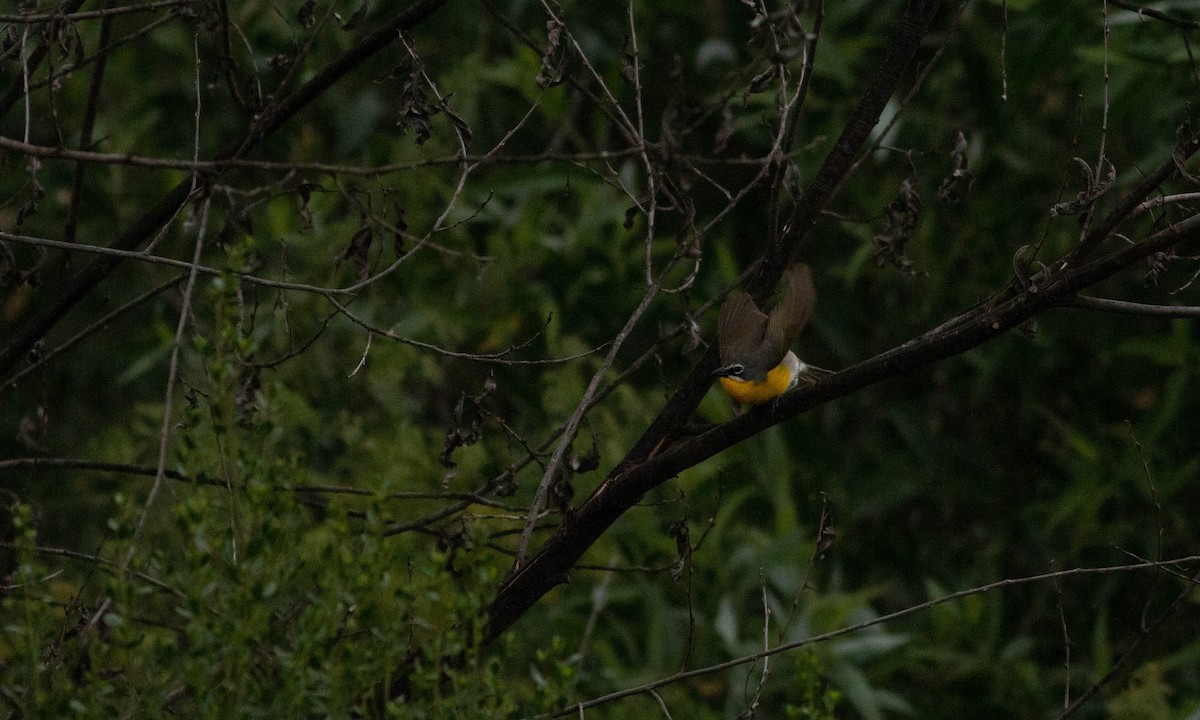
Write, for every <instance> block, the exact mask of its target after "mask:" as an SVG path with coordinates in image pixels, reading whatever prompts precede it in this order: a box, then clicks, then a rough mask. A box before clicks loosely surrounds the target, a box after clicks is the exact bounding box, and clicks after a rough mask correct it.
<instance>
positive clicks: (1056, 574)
mask: <svg viewBox="0 0 1200 720" xmlns="http://www.w3.org/2000/svg"><path fill="white" fill-rule="evenodd" d="M1193 562H1200V555H1189V556H1186V557H1180V558H1176V559H1174V560H1162V561H1153V562H1144V563H1129V564H1125V565H1107V566H1101V567H1083V568H1072V569H1069V570H1055V571H1052V572H1046V573H1040V574H1037V575H1027V576H1025V577H1019V578H1006V579H1004V580H997V581H996V582H991V583H987V584H985V585H979V586H977V587H973V588H969V589H967V590H958V591H956V592H952V593H949V594H947V595H942V596H941V597H936V598H933V599H931V600H926V601H925V602H923V603H919V604H917V605H911V606H909V607H907V608H904V609H902V610H896V611H895V612H890V613H887V614H885V615H880V616H879V617H876V618H872V619H870V620H864V621H863V622H860V623H856V624H854V625H849V626H846V627H843V628H839V629H837V630H831V631H829V632H826V633H821V634H820V635H813V636H811V637H808V638H804V639H803V640H794V641H792V642H789V643H784V644H782V645H776V646H775V647H772V648H769V649H766V650H760V651H759V652H756V653H751V654H749V655H744V656H742V657H738V658H734V659H732V660H726V661H725V662H720V663H716V664H714V665H709V666H707V667H702V668H697V669H695V670H688V671H685V672H679V673H675V674H674V675H671V676H669V677H665V678H659V679H657V680H652V681H650V682H648V683H644V684H642V685H638V686H637V687H631V688H626V689H624V690H618V691H616V692H611V693H608V694H607V695H602V696H600V697H596V698H593V699H591V700H585V701H583V702H580V703H576V704H575V705H572V706H570V707H567V708H563V709H562V710H559V711H558V712H554V713H547V714H543V715H538V716H537V717H538V718H554V717H563V716H566V715H571V714H574V713H577V712H579V711H580V710H584V709H587V708H592V707H596V706H597V705H603V704H605V703H610V702H612V701H614V700H620V699H621V698H626V697H629V696H631V695H639V694H642V693H647V692H649V691H651V690H654V689H656V688H660V687H663V686H664V685H670V684H672V683H677V682H680V681H682V680H689V679H691V678H694V677H701V676H704V675H711V674H712V673H716V672H720V671H722V670H728V669H730V668H734V667H737V666H739V665H745V664H746V663H752V662H756V661H758V660H760V659H762V658H765V657H768V656H770V655H778V654H779V653H783V652H788V651H789V650H796V649H798V648H802V647H806V646H808V645H815V644H817V643H823V642H829V641H830V640H834V639H837V638H839V637H842V636H844V635H852V634H854V633H857V632H859V631H861V630H865V629H867V628H870V627H874V626H876V625H883V624H885V623H890V622H892V621H894V620H900V619H902V618H905V617H908V616H910V615H915V614H917V613H920V612H924V611H925V610H928V609H930V608H932V607H936V606H938V605H942V604H944V603H948V602H952V601H954V600H960V599H962V598H964V597H971V596H973V595H982V594H984V593H988V592H991V591H992V590H999V589H1003V588H1009V587H1016V586H1019V585H1028V584H1032V583H1039V582H1045V581H1047V580H1055V579H1060V578H1073V577H1081V576H1088V575H1109V574H1112V573H1120V572H1132V571H1135V570H1148V569H1154V568H1158V567H1166V566H1170V565H1179V564H1182V563H1193ZM1194 589H1195V585H1194V584H1192V585H1189V586H1188V587H1187V588H1185V591H1186V592H1187V593H1188V594H1190V593H1191V592H1192V591H1193V590H1194ZM1079 703H1080V699H1077V700H1076V701H1075V705H1076V706H1077V705H1079Z"/></svg>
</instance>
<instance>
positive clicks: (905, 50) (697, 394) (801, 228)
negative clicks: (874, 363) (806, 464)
mask: <svg viewBox="0 0 1200 720" xmlns="http://www.w3.org/2000/svg"><path fill="white" fill-rule="evenodd" d="M939 4H940V3H939V2H937V1H936V0H909V2H907V3H906V5H905V9H904V12H903V13H902V14H901V17H900V22H899V24H898V26H897V30H896V32H895V34H894V35H893V36H892V38H891V41H890V42H889V43H888V46H887V49H886V51H885V52H884V53H883V56H882V59H881V60H880V61H879V63H878V65H877V67H876V71H875V74H874V76H873V77H872V79H871V82H870V84H869V86H868V88H867V90H866V92H865V93H864V94H863V97H862V99H861V100H860V101H859V103H858V105H857V107H856V108H855V110H854V113H853V114H852V115H851V117H850V120H849V122H848V123H847V125H846V129H845V130H844V131H843V132H842V134H841V136H840V137H839V138H838V140H837V142H835V143H834V146H833V148H832V149H831V150H830V152H829V155H828V156H827V157H826V158H825V162H824V163H823V164H822V166H821V169H820V170H819V171H818V172H817V175H816V176H815V177H814V179H813V182H812V184H811V185H810V186H809V187H808V189H807V190H806V191H805V193H804V195H803V196H802V197H801V199H800V202H799V204H798V205H797V207H796V210H795V211H794V212H793V213H792V217H791V220H790V221H789V223H788V225H787V227H786V228H785V230H784V233H783V237H782V238H780V240H779V242H778V243H775V244H774V245H773V248H776V249H775V250H774V251H773V252H774V255H775V257H776V258H777V259H776V260H775V262H774V265H772V264H770V263H768V264H767V268H766V269H765V271H764V272H763V273H762V274H760V276H759V278H758V282H757V283H755V287H756V288H757V289H758V290H759V291H760V293H765V291H766V290H769V289H770V288H771V287H773V286H774V285H775V283H776V282H778V279H779V277H780V274H781V272H782V265H779V263H780V261H781V260H783V259H790V258H791V257H792V256H793V255H794V253H795V250H796V248H797V247H798V245H799V243H800V241H801V240H802V239H803V237H804V236H805V235H807V233H808V232H809V231H810V230H811V228H812V226H813V224H814V223H815V221H816V218H817V217H819V216H820V214H821V211H822V210H823V209H824V207H825V206H826V205H827V204H828V203H829V201H830V199H831V197H832V193H833V190H834V188H835V187H837V185H838V184H839V182H840V180H841V178H843V177H844V176H845V175H846V173H848V172H849V170H850V168H851V166H852V164H853V162H854V159H855V157H856V156H857V151H858V149H859V148H860V147H861V146H862V144H863V143H864V142H866V140H867V137H868V136H869V134H870V132H871V128H873V127H874V126H875V125H876V123H878V121H879V116H880V114H881V113H882V112H883V108H884V106H885V105H886V104H887V101H888V99H889V98H890V97H891V96H892V93H893V92H894V91H895V88H896V84H897V83H898V82H899V80H900V76H901V74H902V73H903V71H904V68H905V67H906V66H907V65H908V63H909V61H910V60H911V59H912V57H913V55H914V54H915V53H916V50H917V47H918V46H919V45H920V42H921V38H922V37H923V36H924V34H925V31H926V29H927V28H928V26H929V23H930V22H931V20H932V19H933V15H934V14H935V13H936V11H937V9H938V6H939ZM716 365H717V358H716V348H715V346H713V347H710V348H709V351H708V352H706V353H705V354H704V357H703V358H701V360H700V361H699V362H698V363H697V364H696V366H695V367H693V368H692V371H691V373H689V375H688V376H687V378H686V379H685V380H684V381H683V384H682V386H681V387H680V389H679V391H678V392H676V393H675V395H674V396H673V397H672V398H671V399H670V400H669V401H668V402H667V404H666V406H665V407H664V408H663V410H662V411H661V412H660V413H659V415H658V417H657V418H656V419H655V420H654V422H653V423H652V424H651V425H650V427H649V429H647V430H646V432H645V433H644V434H643V435H642V437H641V438H640V439H639V440H638V442H637V443H636V444H635V445H634V447H633V449H631V450H630V451H629V453H628V455H626V457H625V459H624V460H623V461H622V462H621V463H620V464H618V466H617V467H616V468H615V469H614V470H613V471H612V473H611V474H610V475H609V477H608V479H606V480H605V482H604V483H603V484H602V485H601V486H600V488H599V489H597V490H596V492H595V493H593V495H592V497H591V498H589V499H588V500H587V501H586V502H585V503H584V504H583V505H582V506H581V507H580V508H579V511H578V513H577V514H575V515H573V516H571V517H570V518H568V519H567V521H566V522H565V523H564V524H563V525H562V526H560V527H559V528H558V530H557V531H556V532H555V534H554V535H553V536H551V538H550V539H549V540H548V541H547V542H546V543H545V545H544V546H543V548H542V551H541V552H540V554H538V555H537V556H535V557H534V558H533V559H532V560H531V561H530V562H529V563H528V564H527V565H525V566H524V567H522V568H521V570H520V571H519V572H517V573H515V574H514V575H513V576H512V577H511V578H510V579H509V580H508V582H507V583H506V584H505V585H504V587H502V588H501V589H500V591H499V592H498V593H497V596H496V598H495V600H494V601H493V602H492V605H491V606H490V608H489V618H490V621H489V626H488V634H487V638H488V640H491V639H494V638H495V637H496V636H497V635H499V633H500V632H502V631H503V630H504V629H505V628H507V627H508V626H510V625H511V624H512V623H513V622H515V621H516V619H517V618H518V617H520V616H521V615H522V614H523V613H524V612H525V611H526V610H528V609H529V607H530V606H532V605H533V604H534V603H535V602H537V600H538V599H539V598H540V597H541V596H542V595H543V594H545V593H546V592H547V591H549V590H550V589H551V588H552V587H554V586H555V585H557V584H559V583H560V582H563V581H564V580H565V577H566V573H567V571H568V570H570V568H571V567H572V566H573V565H574V564H575V562H576V561H578V560H579V558H580V557H581V556H582V555H583V553H584V551H585V550H587V548H588V547H590V546H591V545H592V543H594V542H595V541H596V539H597V538H599V537H600V535H601V534H602V533H603V532H604V531H605V530H607V529H608V527H609V526H610V525H611V524H612V523H613V522H614V521H615V520H616V519H617V518H618V517H619V516H620V515H621V514H622V513H623V512H625V510H627V509H628V508H630V507H632V506H633V505H634V503H636V502H637V501H638V500H639V499H640V498H641V497H642V495H644V494H645V493H646V492H647V491H649V490H650V489H651V488H653V487H655V486H657V485H659V484H661V483H662V482H663V481H665V480H666V479H667V478H669V477H672V476H673V475H674V474H675V473H676V472H678V470H679V469H682V468H683V467H689V466H690V465H687V464H685V465H680V466H678V469H674V470H670V471H668V472H667V474H664V475H658V474H656V473H657V470H656V468H660V467H665V468H671V467H675V466H674V465H673V464H672V463H668V464H667V465H666V466H663V465H662V464H663V461H664V459H671V458H675V459H685V460H686V458H688V457H690V456H689V455H687V454H684V455H680V454H679V450H681V449H683V448H695V447H697V446H696V439H692V440H689V441H686V442H684V443H682V444H681V445H679V446H676V447H674V448H671V444H672V443H673V442H674V441H675V440H676V439H677V438H678V437H679V436H680V434H681V433H682V428H683V427H684V426H685V423H686V422H687V420H688V418H689V417H691V415H692V413H693V412H694V411H695V409H696V406H697V405H698V404H699V402H700V400H701V399H702V398H703V397H704V394H705V393H706V392H707V391H708V387H709V385H710V384H711V382H712V379H711V377H710V374H711V373H712V371H713V369H714V368H716ZM823 384H824V383H823ZM846 392H849V390H846ZM760 415H761V413H750V414H748V415H744V416H742V417H743V418H748V417H758V416H760ZM776 422H778V420H777V421H776ZM772 424H773V423H772ZM721 427H722V428H725V427H728V426H721ZM761 429H762V428H758V429H756V430H754V431H753V432H750V433H749V434H747V435H742V436H740V437H738V438H737V439H736V440H731V441H730V442H728V443H726V444H723V445H720V449H717V450H714V451H713V452H712V453H710V455H711V454H715V453H716V452H720V450H722V449H724V448H726V447H729V445H732V444H733V443H734V442H737V441H738V440H741V439H744V438H745V437H749V435H751V434H754V432H758V431H759V430H761ZM718 430H720V429H719V428H718ZM712 432H717V431H710V432H709V433H706V434H705V435H703V436H701V437H705V438H709V439H708V440H706V442H705V443H702V444H701V445H700V446H699V447H706V446H708V445H709V444H710V443H711V441H712V438H710V437H709V436H710V435H711V433H712ZM667 448H671V449H669V450H668V449H667ZM696 462H698V460H697V461H696ZM647 468H649V469H650V470H649V471H647Z"/></svg>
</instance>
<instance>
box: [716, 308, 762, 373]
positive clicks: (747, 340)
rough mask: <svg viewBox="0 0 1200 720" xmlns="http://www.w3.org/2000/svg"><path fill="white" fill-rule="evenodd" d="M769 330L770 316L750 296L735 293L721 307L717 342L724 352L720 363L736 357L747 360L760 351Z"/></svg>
mask: <svg viewBox="0 0 1200 720" xmlns="http://www.w3.org/2000/svg"><path fill="white" fill-rule="evenodd" d="M766 331H767V316H766V315H764V314H763V313H762V311H761V310H759V309H758V306H757V305H755V304H754V299H753V298H751V297H750V293H748V292H745V291H742V290H735V291H733V292H732V293H730V294H729V297H728V298H726V299H725V304H723V305H721V315H720V316H719V317H718V318H717V342H718V343H719V344H720V349H721V364H722V365H728V364H729V363H731V362H733V358H735V357H741V358H744V357H746V356H747V355H748V354H750V353H753V352H755V351H757V350H758V348H759V345H760V344H762V339H763V334H764V333H766Z"/></svg>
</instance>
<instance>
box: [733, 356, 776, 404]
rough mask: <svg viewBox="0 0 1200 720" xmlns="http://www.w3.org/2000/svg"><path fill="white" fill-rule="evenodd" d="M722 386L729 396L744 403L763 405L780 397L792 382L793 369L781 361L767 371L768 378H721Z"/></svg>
mask: <svg viewBox="0 0 1200 720" xmlns="http://www.w3.org/2000/svg"><path fill="white" fill-rule="evenodd" d="M720 380H721V387H723V388H725V392H727V393H729V397H731V398H733V399H734V400H737V401H738V402H740V403H742V404H743V405H761V404H762V403H765V402H767V401H768V400H773V399H774V398H777V397H779V396H780V395H782V394H783V393H784V391H785V390H787V389H788V386H789V385H791V383H792V371H791V369H790V368H789V367H788V366H787V365H786V364H785V363H779V364H778V365H776V366H775V367H774V368H772V369H771V371H770V372H768V373H767V379H766V380H741V379H739V378H733V377H723V378H720Z"/></svg>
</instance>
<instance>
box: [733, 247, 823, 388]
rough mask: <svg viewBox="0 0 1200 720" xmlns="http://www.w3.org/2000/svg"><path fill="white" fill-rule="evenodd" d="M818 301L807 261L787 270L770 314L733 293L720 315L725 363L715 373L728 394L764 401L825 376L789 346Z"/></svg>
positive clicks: (746, 295)
mask: <svg viewBox="0 0 1200 720" xmlns="http://www.w3.org/2000/svg"><path fill="white" fill-rule="evenodd" d="M816 302H817V289H816V287H815V286H814V285H813V279H812V270H810V269H809V267H808V266H807V265H805V264H803V263H797V264H795V265H792V266H791V267H789V268H788V269H787V270H785V271H784V273H783V293H782V295H781V296H780V298H779V302H778V303H777V304H776V305H775V307H774V308H772V309H771V313H770V314H769V315H766V314H763V312H762V311H761V310H759V309H758V306H757V305H755V304H754V299H753V298H751V297H750V294H749V293H747V292H745V291H742V290H735V291H734V292H732V293H730V295H729V297H728V298H726V299H725V303H724V304H723V305H722V306H721V315H720V317H718V319H717V343H718V344H719V347H720V353H721V367H719V368H717V369H716V370H715V371H713V376H714V377H717V378H719V379H720V381H721V387H723V388H724V389H725V392H727V393H729V397H731V398H733V399H734V401H735V402H738V403H742V404H746V405H761V404H762V403H765V402H767V401H768V400H772V399H774V398H776V397H779V396H780V395H782V394H783V393H785V392H787V391H788V390H791V389H792V388H793V387H795V386H796V383H797V382H799V381H800V380H801V379H804V380H808V381H812V380H814V379H815V378H817V377H819V376H821V375H824V374H827V372H828V371H825V370H821V369H820V368H815V367H813V366H811V365H809V364H807V363H805V362H804V361H803V360H801V359H800V358H798V357H796V354H795V353H794V352H792V351H791V347H790V346H791V344H792V342H793V341H794V340H795V339H796V336H797V335H799V334H800V331H801V330H802V329H803V328H804V325H805V324H806V323H807V322H808V318H809V317H810V316H811V315H812V310H813V305H815V304H816Z"/></svg>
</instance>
